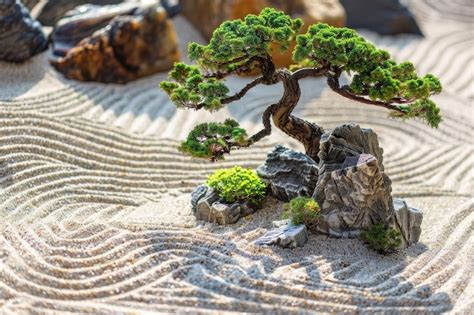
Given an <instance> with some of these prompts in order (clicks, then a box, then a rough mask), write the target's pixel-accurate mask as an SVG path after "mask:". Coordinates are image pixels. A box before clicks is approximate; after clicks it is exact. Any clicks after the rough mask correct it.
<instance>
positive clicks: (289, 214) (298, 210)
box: [283, 197, 321, 230]
mask: <svg viewBox="0 0 474 315" xmlns="http://www.w3.org/2000/svg"><path fill="white" fill-rule="evenodd" d="M284 208H285V212H283V218H284V219H289V220H290V221H291V223H293V224H295V225H298V224H304V225H306V226H307V227H308V229H310V230H311V229H312V228H314V227H315V226H316V225H317V224H318V221H319V216H320V214H321V213H320V209H319V205H318V203H317V202H316V201H315V200H314V199H313V198H309V197H296V198H293V199H291V200H290V202H288V203H286V204H285V205H284Z"/></svg>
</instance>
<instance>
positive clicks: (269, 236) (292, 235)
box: [254, 224, 308, 248]
mask: <svg viewBox="0 0 474 315" xmlns="http://www.w3.org/2000/svg"><path fill="white" fill-rule="evenodd" d="M307 241H308V231H307V229H306V226H305V225H304V224H300V225H292V224H287V225H284V226H282V227H279V228H276V229H273V230H270V231H268V232H267V233H265V235H263V236H262V237H260V238H258V239H257V240H255V242H254V244H255V245H278V246H280V247H283V248H295V247H303V246H304V244H306V242H307Z"/></svg>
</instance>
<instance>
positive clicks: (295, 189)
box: [257, 145, 318, 201]
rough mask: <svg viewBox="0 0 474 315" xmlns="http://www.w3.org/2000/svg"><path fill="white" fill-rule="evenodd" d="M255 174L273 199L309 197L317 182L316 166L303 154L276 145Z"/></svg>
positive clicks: (284, 199) (286, 199) (283, 199)
mask: <svg viewBox="0 0 474 315" xmlns="http://www.w3.org/2000/svg"><path fill="white" fill-rule="evenodd" d="M257 174H258V176H260V178H261V179H262V180H263V181H264V182H265V183H267V184H268V187H269V190H270V193H271V195H272V196H273V197H275V198H276V199H278V200H281V201H290V200H291V199H293V198H295V197H298V196H307V197H310V196H311V195H312V194H313V191H314V188H315V187H316V182H317V181H318V166H317V164H316V162H315V161H313V160H312V159H311V158H310V157H309V156H307V155H306V154H304V153H301V152H296V151H293V150H290V149H287V148H285V147H283V146H281V145H277V146H276V147H275V149H274V150H273V151H271V152H269V153H268V155H267V160H266V161H265V164H263V165H262V166H260V167H259V168H257Z"/></svg>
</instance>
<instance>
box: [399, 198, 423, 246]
mask: <svg viewBox="0 0 474 315" xmlns="http://www.w3.org/2000/svg"><path fill="white" fill-rule="evenodd" d="M393 206H394V209H395V215H394V216H393V221H392V225H393V226H394V227H395V228H398V229H399V230H400V232H401V234H402V244H401V247H407V246H410V245H411V244H414V243H416V242H418V240H419V239H420V234H421V227H420V226H421V221H422V220H423V213H422V212H421V211H419V210H417V209H415V208H410V207H408V206H407V204H406V202H405V200H403V199H398V198H396V199H394V200H393Z"/></svg>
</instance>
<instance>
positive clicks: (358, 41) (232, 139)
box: [160, 8, 442, 159]
mask: <svg viewBox="0 0 474 315" xmlns="http://www.w3.org/2000/svg"><path fill="white" fill-rule="evenodd" d="M301 26H302V21H301V20H300V19H292V18H291V17H290V16H288V15H286V14H284V13H283V12H280V11H277V10H275V9H271V8H266V9H264V10H263V11H262V12H261V13H260V14H259V15H248V16H247V17H245V19H243V20H240V19H239V20H233V21H226V22H224V23H222V24H221V25H220V26H219V27H218V28H217V29H216V30H215V31H214V33H213V36H212V38H211V40H210V42H209V44H208V45H200V44H197V43H191V44H189V47H188V54H189V58H190V59H191V60H192V61H194V62H195V63H196V65H186V64H184V63H181V62H179V63H176V64H175V65H174V69H173V70H172V71H171V72H170V78H171V81H163V82H161V84H160V86H161V88H162V89H163V90H164V91H165V92H166V93H167V94H168V95H169V96H170V99H171V100H172V101H173V102H174V103H175V104H176V106H177V107H180V108H190V109H195V110H199V109H206V110H209V111H216V110H219V109H221V108H222V107H223V105H224V104H228V103H230V102H231V101H235V100H237V99H240V98H241V97H243V95H245V93H246V92H247V91H248V89H247V90H245V92H243V91H244V90H242V91H241V92H240V93H237V94H235V95H234V96H229V95H228V93H229V89H228V88H227V86H226V85H225V83H224V81H223V79H224V78H225V77H226V76H228V75H230V74H233V73H236V74H239V73H242V72H248V71H251V70H252V69H253V68H255V67H257V66H259V67H261V68H262V73H263V68H265V69H267V70H268V69H271V57H270V56H271V50H272V49H274V47H279V48H280V50H282V51H285V50H287V49H288V47H289V46H290V43H291V42H292V41H293V40H294V39H295V38H296V47H295V49H294V51H293V60H294V61H295V62H297V63H298V65H297V66H298V67H300V68H301V67H304V68H308V67H309V68H317V69H319V70H323V71H319V72H318V73H319V74H321V73H322V75H326V76H327V77H328V78H330V79H331V80H330V81H329V82H330V83H331V82H332V84H333V85H331V87H332V88H333V89H336V91H337V92H340V93H341V94H342V95H344V96H346V97H348V98H352V99H354V100H356V101H362V102H365V103H367V102H369V103H372V104H374V103H377V104H374V105H380V106H383V107H386V108H389V109H392V110H391V112H390V116H392V117H396V118H401V119H411V118H419V119H422V120H424V121H425V122H426V123H427V124H428V125H430V126H431V127H434V128H436V127H438V125H439V124H440V122H441V120H442V119H441V114H440V109H439V108H438V106H436V104H435V103H434V102H433V101H432V100H430V99H429V98H430V97H431V96H432V95H434V94H438V93H440V92H441V89H442V87H441V83H440V81H439V80H438V78H436V77H435V76H434V75H431V74H427V75H425V76H423V77H420V76H418V75H417V73H416V69H415V67H414V66H413V64H412V63H410V62H401V63H397V62H395V61H393V60H392V59H390V54H389V53H388V52H387V51H385V50H381V49H378V48H376V47H375V46H374V45H373V44H371V43H370V42H368V41H366V40H365V39H364V38H362V37H361V36H360V35H358V34H357V32H356V31H354V30H352V29H348V28H337V27H332V26H329V25H327V24H323V23H318V24H315V25H312V26H310V27H309V28H308V31H307V33H306V34H302V35H296V34H297V33H298V32H299V30H300V28H301ZM262 60H263V61H262ZM269 63H270V65H269ZM279 71H280V72H281V70H278V69H277V70H276V71H274V72H272V71H266V72H264V73H265V75H267V76H269V75H270V76H272V77H271V78H266V80H265V83H264V84H273V83H277V82H278V81H279V80H283V79H282V78H283V77H284V76H278V74H279ZM343 72H345V73H347V74H348V75H349V77H350V78H351V81H350V83H349V84H348V85H347V86H342V87H339V86H337V87H336V88H335V87H334V86H335V85H337V80H338V78H339V76H340V75H341V73H343ZM335 82H336V83H335ZM254 86H256V85H254ZM252 87H253V86H251V87H250V88H252ZM242 92H243V93H242ZM222 128H223V129H222ZM229 128H230V129H229ZM217 129H219V131H217V132H215V131H213V130H217ZM224 129H225V130H224ZM233 129H234V127H229V126H227V127H225V126H223V125H222V124H212V123H211V124H203V125H199V126H198V127H196V128H195V129H194V130H193V131H192V132H191V134H190V136H189V137H188V139H187V141H186V142H185V143H184V144H183V145H182V147H181V149H182V150H183V151H184V152H187V153H191V154H192V155H194V156H197V157H212V158H213V159H215V158H220V157H221V156H222V154H223V153H222V152H224V153H227V152H228V151H229V150H230V148H231V147H232V143H234V144H239V143H243V142H242V141H243V137H244V136H243V135H244V131H242V130H241V129H239V128H237V129H236V130H233ZM234 133H237V134H238V135H237V136H235V135H234ZM216 135H220V136H222V137H221V138H219V137H217V136H216ZM203 139H204V140H203ZM221 153H222V154H221Z"/></svg>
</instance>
